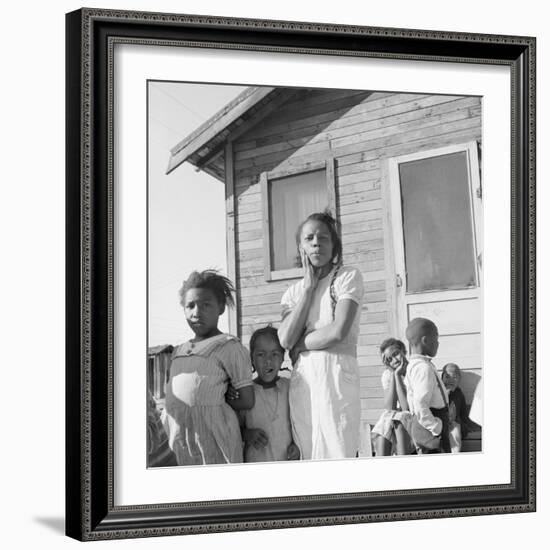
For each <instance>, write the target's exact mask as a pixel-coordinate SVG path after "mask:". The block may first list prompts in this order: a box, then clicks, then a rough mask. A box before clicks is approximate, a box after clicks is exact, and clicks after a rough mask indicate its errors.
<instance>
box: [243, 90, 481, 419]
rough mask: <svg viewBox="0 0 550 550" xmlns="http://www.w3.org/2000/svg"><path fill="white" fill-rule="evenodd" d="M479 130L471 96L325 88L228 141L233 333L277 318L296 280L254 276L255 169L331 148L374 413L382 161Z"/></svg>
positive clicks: (380, 332) (367, 413) (382, 275)
mask: <svg viewBox="0 0 550 550" xmlns="http://www.w3.org/2000/svg"><path fill="white" fill-rule="evenodd" d="M480 139H481V102H480V98H477V97H454V96H434V95H421V94H400V93H382V92H375V93H372V94H370V93H367V92H353V91H338V90H327V91H311V92H307V93H300V94H298V95H297V96H296V97H294V98H293V99H291V100H290V101H289V102H287V103H286V104H285V105H283V106H282V107H281V108H279V109H278V110H277V112H276V113H273V114H271V115H270V116H268V117H267V118H265V119H264V120H262V121H261V123H260V124H258V126H256V127H254V128H253V129H252V130H251V131H249V132H248V133H246V134H245V135H243V136H242V137H241V138H240V139H239V140H238V141H236V142H235V143H234V144H233V151H234V156H233V164H234V186H235V241H236V254H237V258H238V262H237V268H236V278H237V288H238V295H239V298H240V300H239V304H238V319H239V333H240V335H241V338H242V340H243V343H244V344H245V345H248V341H249V338H250V334H251V333H252V332H253V331H254V330H255V329H256V328H258V327H260V326H263V325H265V324H266V323H274V324H276V323H278V322H279V321H280V305H279V303H280V298H281V296H282V294H283V292H284V291H285V289H286V288H287V287H288V286H290V285H291V284H293V283H294V282H295V281H296V280H295V279H294V280H284V281H274V282H269V283H268V282H266V281H265V279H264V271H263V270H264V260H263V238H262V214H261V212H262V204H261V195H260V188H259V184H258V179H259V175H260V174H261V173H262V172H264V171H272V170H275V169H277V170H279V169H285V168H288V167H289V166H296V165H302V164H305V163H307V162H309V161H314V160H323V159H325V158H327V156H333V157H334V158H335V166H336V171H335V179H336V187H337V213H338V216H339V219H340V222H341V226H342V240H343V247H344V263H345V264H346V265H353V266H355V267H357V268H358V269H360V271H361V272H362V275H363V281H364V284H365V299H364V304H363V308H362V312H361V332H360V336H359V345H358V350H357V351H358V361H359V365H360V371H361V398H362V420H364V421H367V422H370V423H374V422H375V421H376V419H377V418H378V416H379V415H380V412H381V411H382V402H383V394H382V388H381V385H380V375H381V373H382V370H383V367H382V365H381V363H380V359H379V356H378V346H379V344H380V343H381V341H382V340H383V339H384V338H386V337H388V336H390V335H394V332H393V331H394V329H395V325H394V314H393V297H392V296H391V294H392V292H391V286H390V285H391V284H393V281H390V280H389V279H390V277H389V275H388V274H389V273H390V272H391V266H392V262H393V258H392V254H393V250H392V249H391V246H390V245H389V242H390V240H389V235H388V231H389V230H388V224H387V222H385V221H384V216H385V214H384V212H385V208H386V207H387V204H386V203H385V201H386V198H385V193H383V187H384V186H385V185H386V184H387V182H386V178H387V175H386V174H385V169H384V167H385V162H384V161H385V159H386V158H388V157H393V156H397V155H403V154H407V153H411V152H415V151H418V150H429V149H433V148H437V147H442V146H445V145H450V144H454V143H463V142H467V141H472V140H480Z"/></svg>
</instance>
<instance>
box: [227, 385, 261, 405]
mask: <svg viewBox="0 0 550 550" xmlns="http://www.w3.org/2000/svg"><path fill="white" fill-rule="evenodd" d="M226 400H227V402H228V403H229V405H230V406H231V408H232V409H233V410H235V411H242V410H244V409H251V408H252V407H253V406H254V401H255V397H254V388H253V387H252V386H245V387H244V388H239V389H238V390H237V397H235V398H234V399H231V398H229V396H228V394H226Z"/></svg>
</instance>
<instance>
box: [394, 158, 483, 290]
mask: <svg viewBox="0 0 550 550" xmlns="http://www.w3.org/2000/svg"><path fill="white" fill-rule="evenodd" d="M399 177H400V183H401V199H402V210H403V238H404V243H405V266H406V271H407V292H422V291H429V290H443V289H458V288H467V287H471V286H475V285H476V267H475V254H474V244H473V230H472V212H471V205H470V184H469V179H468V156H467V154H466V153H465V152H461V153H453V154H450V155H442V156H438V157H432V158H427V159H422V160H417V161H412V162H404V163H402V164H400V165H399Z"/></svg>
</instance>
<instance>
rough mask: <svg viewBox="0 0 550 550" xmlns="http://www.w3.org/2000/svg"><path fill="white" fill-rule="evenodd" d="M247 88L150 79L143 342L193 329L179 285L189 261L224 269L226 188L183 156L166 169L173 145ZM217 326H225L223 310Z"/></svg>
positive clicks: (177, 337)
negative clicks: (146, 317) (146, 319)
mask: <svg viewBox="0 0 550 550" xmlns="http://www.w3.org/2000/svg"><path fill="white" fill-rule="evenodd" d="M244 89H245V88H244V87H242V86H234V85H210V84H193V83H181V82H158V81H154V82H149V113H148V121H149V136H148V139H149V174H148V176H149V177H148V183H149V189H148V191H149V196H148V207H149V211H148V215H149V225H148V241H149V242H148V280H149V285H148V290H149V303H148V306H149V341H148V346H156V345H159V344H172V345H175V344H178V343H181V342H184V341H185V340H188V339H189V338H191V337H192V336H193V333H192V332H191V330H190V329H189V327H188V326H187V323H186V321H185V315H184V313H183V309H182V307H181V305H180V304H179V296H178V290H179V289H180V288H181V285H182V283H183V281H184V280H185V278H186V277H187V275H188V274H189V273H190V272H191V271H193V270H194V269H198V270H201V269H207V268H217V269H220V271H221V272H222V273H224V274H226V273H227V258H226V238H225V189H224V186H223V184H222V182H220V181H219V180H217V179H215V178H213V177H212V176H209V175H208V174H206V173H204V172H197V171H196V169H195V167H194V166H192V165H191V164H189V163H183V164H181V165H180V166H179V167H178V168H176V169H175V170H174V171H172V172H171V173H170V174H169V175H166V168H167V166H168V159H169V156H170V149H172V148H173V147H174V146H175V145H177V144H178V143H179V142H180V141H181V140H182V139H183V138H185V137H186V136H188V135H189V134H190V133H191V132H193V131H194V130H195V129H196V128H197V127H198V126H200V125H201V124H202V123H203V122H205V121H206V120H207V119H208V118H210V117H211V116H212V115H213V114H214V113H216V112H217V111H218V110H219V109H221V108H222V107H223V106H224V105H226V104H227V103H229V102H230V101H231V100H232V99H233V98H234V97H236V96H237V95H238V94H240V93H241V92H242V91H243V90H244ZM219 328H220V329H221V330H222V331H225V330H227V314H225V315H224V316H223V318H222V319H220V324H219Z"/></svg>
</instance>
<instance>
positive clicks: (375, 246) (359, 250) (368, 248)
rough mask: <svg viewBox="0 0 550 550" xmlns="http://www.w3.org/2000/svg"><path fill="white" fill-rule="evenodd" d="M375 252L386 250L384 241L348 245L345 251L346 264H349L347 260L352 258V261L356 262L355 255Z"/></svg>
mask: <svg viewBox="0 0 550 550" xmlns="http://www.w3.org/2000/svg"><path fill="white" fill-rule="evenodd" d="M374 250H384V241H383V240H382V239H373V240H369V241H359V242H356V243H347V244H346V248H345V249H344V263H346V262H347V260H346V258H351V261H355V260H356V259H357V258H355V257H354V256H355V255H357V254H363V253H368V252H372V251H374Z"/></svg>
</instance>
